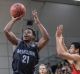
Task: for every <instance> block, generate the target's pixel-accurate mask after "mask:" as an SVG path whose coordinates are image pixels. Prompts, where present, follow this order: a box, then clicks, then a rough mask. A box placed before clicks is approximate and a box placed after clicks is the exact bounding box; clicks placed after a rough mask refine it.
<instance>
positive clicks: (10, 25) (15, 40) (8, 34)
mask: <svg viewBox="0 0 80 74" xmlns="http://www.w3.org/2000/svg"><path fill="white" fill-rule="evenodd" d="M21 17H22V16H20V17H16V18H14V17H12V19H11V20H10V21H9V23H8V24H7V25H6V26H5V28H4V33H5V36H6V37H7V39H8V40H9V41H10V42H11V43H12V44H13V45H17V44H18V38H17V37H16V36H15V34H14V33H13V32H12V31H11V30H12V28H13V26H14V23H15V22H16V21H17V20H19V19H20V18H21Z"/></svg>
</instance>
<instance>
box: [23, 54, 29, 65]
mask: <svg viewBox="0 0 80 74" xmlns="http://www.w3.org/2000/svg"><path fill="white" fill-rule="evenodd" d="M22 63H27V64H28V63H29V56H27V55H23V56H22Z"/></svg>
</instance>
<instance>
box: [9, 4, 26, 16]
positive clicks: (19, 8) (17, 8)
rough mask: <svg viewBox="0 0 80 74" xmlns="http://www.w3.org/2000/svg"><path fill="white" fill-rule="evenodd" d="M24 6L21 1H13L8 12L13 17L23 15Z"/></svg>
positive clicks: (24, 11)
mask: <svg viewBox="0 0 80 74" xmlns="http://www.w3.org/2000/svg"><path fill="white" fill-rule="evenodd" d="M25 13H26V8H25V6H24V5H23V4H22V3H14V4H13V5H12V6H11V8H10V14H11V16H13V17H19V16H21V15H25Z"/></svg>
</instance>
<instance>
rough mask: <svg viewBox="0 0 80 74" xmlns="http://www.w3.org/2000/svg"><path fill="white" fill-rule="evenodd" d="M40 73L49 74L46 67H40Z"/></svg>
mask: <svg viewBox="0 0 80 74" xmlns="http://www.w3.org/2000/svg"><path fill="white" fill-rule="evenodd" d="M39 73H40V74H47V69H46V66H45V65H41V66H40V67H39Z"/></svg>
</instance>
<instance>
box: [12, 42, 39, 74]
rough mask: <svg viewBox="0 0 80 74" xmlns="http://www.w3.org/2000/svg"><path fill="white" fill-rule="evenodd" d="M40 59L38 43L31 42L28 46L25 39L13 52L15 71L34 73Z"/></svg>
mask: <svg viewBox="0 0 80 74" xmlns="http://www.w3.org/2000/svg"><path fill="white" fill-rule="evenodd" d="M38 59H39V57H38V47H37V45H36V44H35V43H31V44H30V45H28V46H27V44H26V43H25V42H24V41H21V42H20V43H19V45H18V46H17V48H16V49H15V51H14V53H13V62H12V68H13V71H14V72H15V73H19V74H33V71H34V67H35V65H36V64H37V63H38Z"/></svg>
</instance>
